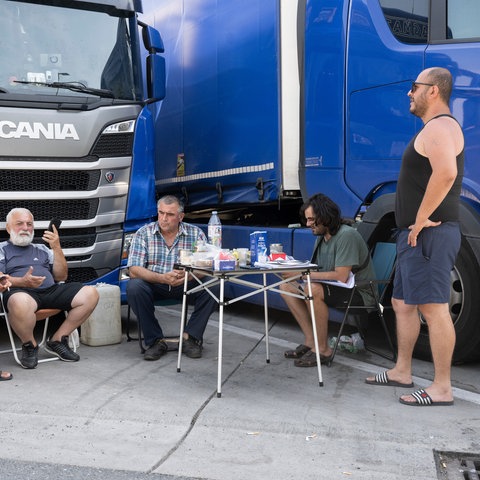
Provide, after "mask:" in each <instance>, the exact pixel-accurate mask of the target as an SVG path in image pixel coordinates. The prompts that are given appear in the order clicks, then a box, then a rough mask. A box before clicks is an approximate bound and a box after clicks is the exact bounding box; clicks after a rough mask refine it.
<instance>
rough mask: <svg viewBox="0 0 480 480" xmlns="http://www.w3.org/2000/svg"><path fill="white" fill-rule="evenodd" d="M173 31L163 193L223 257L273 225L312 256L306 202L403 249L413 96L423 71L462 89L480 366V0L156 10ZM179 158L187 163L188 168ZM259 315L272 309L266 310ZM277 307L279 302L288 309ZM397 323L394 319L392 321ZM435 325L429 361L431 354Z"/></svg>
mask: <svg viewBox="0 0 480 480" xmlns="http://www.w3.org/2000/svg"><path fill="white" fill-rule="evenodd" d="M144 7H145V8H144V9H145V14H144V19H145V21H147V22H148V23H151V24H154V25H155V26H156V27H157V28H159V29H160V30H161V31H162V35H163V38H164V41H165V51H166V55H167V78H168V80H169V81H168V87H167V96H166V100H165V102H164V103H163V105H162V109H161V113H160V115H159V116H158V117H157V119H156V120H157V122H156V147H157V151H156V155H157V162H156V169H157V173H156V182H157V190H158V194H163V193H174V194H177V195H180V196H181V197H182V198H183V199H184V200H185V202H186V205H187V207H186V209H187V215H188V218H189V219H191V220H194V221H197V222H199V223H200V222H202V223H203V224H205V223H206V222H207V219H208V216H207V214H208V213H209V212H211V211H212V210H218V212H219V214H220V216H221V220H222V226H223V229H222V234H223V239H222V240H223V241H222V244H223V245H225V247H235V246H241V247H244V246H248V234H249V232H251V231H253V230H255V229H258V227H262V229H264V228H265V227H267V228H266V229H267V230H268V232H269V235H270V241H271V242H273V243H277V242H278V243H282V244H283V245H284V248H285V250H286V251H288V252H291V253H293V254H294V255H295V256H296V257H300V258H304V257H305V255H308V254H309V252H310V251H311V249H312V242H313V238H312V235H311V233H310V231H309V230H307V229H305V228H290V229H288V228H287V226H288V225H289V224H296V223H297V222H298V219H299V217H298V209H299V205H300V204H301V202H302V200H303V199H304V198H306V197H308V196H309V195H311V194H313V193H316V192H320V191H321V192H323V193H325V194H327V195H328V196H330V197H331V198H333V199H334V200H335V201H336V202H337V203H338V204H339V205H340V206H341V209H342V213H343V215H344V216H346V217H351V218H356V219H357V220H359V223H358V229H359V231H361V233H362V235H364V237H365V239H366V240H367V241H368V243H369V245H370V246H373V245H374V244H375V243H376V242H378V241H391V234H392V229H393V228H394V226H395V219H394V213H393V212H394V192H395V190H396V181H397V177H398V171H399V167H400V162H401V156H402V153H403V151H404V149H405V147H406V145H407V143H408V141H409V140H410V139H411V137H412V136H413V135H414V133H415V132H416V131H418V130H419V129H420V128H421V121H420V120H419V119H417V118H416V117H414V116H413V115H411V114H410V113H409V99H408V97H407V93H408V91H409V89H410V86H411V82H412V80H415V79H416V77H417V75H418V73H419V72H420V71H421V70H423V69H424V68H427V67H431V66H441V67H446V68H448V69H450V71H451V72H452V74H453V77H454V89H453V96H452V102H451V107H452V111H453V114H454V115H455V117H456V118H457V119H458V120H459V121H460V122H461V124H462V127H463V129H464V132H465V140H466V150H465V179H464V183H463V191H462V207H461V224H462V225H461V227H462V234H463V238H462V247H461V251H460V254H459V256H458V259H457V263H456V267H455V270H454V271H453V272H452V276H451V279H452V281H451V301H450V310H451V314H452V318H453V319H454V323H455V329H456V333H457V345H456V349H455V355H454V359H455V361H465V360H472V359H474V358H479V357H480V321H479V318H480V296H479V295H478V293H477V292H478V278H479V277H478V272H479V265H480V216H479V213H480V161H479V154H480V129H479V112H480V82H479V79H480V62H479V60H478V59H479V58H480V43H479V39H480V8H478V0H448V1H447V0H242V1H241V2H239V1H238V0H222V1H218V2H211V1H210V0H145V2H144ZM179 160H180V161H179ZM252 299H257V301H258V302H261V301H262V296H261V295H258V296H255V297H252ZM270 301H271V304H275V302H277V306H279V307H281V306H282V305H281V301H280V300H278V299H277V298H276V297H275V296H272V298H271V300H270ZM392 323H393V322H392ZM427 335H428V332H427V329H426V327H422V334H421V338H420V340H419V342H418V344H417V348H416V353H417V354H418V355H421V356H424V357H429V356H430V350H429V345H428V338H427Z"/></svg>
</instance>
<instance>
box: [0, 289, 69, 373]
mask: <svg viewBox="0 0 480 480" xmlns="http://www.w3.org/2000/svg"><path fill="white" fill-rule="evenodd" d="M60 312H61V310H57V309H54V308H45V309H42V310H38V311H37V312H36V313H35V316H36V318H37V322H38V321H41V320H45V325H44V327H43V333H42V340H41V341H40V343H39V344H38V346H39V347H40V348H42V347H44V346H45V343H46V341H47V334H48V323H49V320H50V317H53V316H54V315H56V314H57V313H60ZM0 316H3V318H4V319H5V323H6V325H7V331H8V336H9V337H10V344H11V347H12V348H10V349H7V350H1V351H0V353H10V352H12V353H13V356H14V358H15V361H16V362H17V363H18V364H19V365H22V363H21V362H20V358H19V357H18V353H17V352H18V351H20V350H21V347H17V345H16V343H15V334H14V332H13V330H12V327H11V326H10V322H9V321H8V313H7V311H6V309H5V307H4V305H3V295H2V294H1V293H0ZM73 350H74V351H76V350H77V348H76V342H73ZM52 360H58V357H57V356H53V357H47V358H40V359H39V360H38V363H42V362H51V361H52Z"/></svg>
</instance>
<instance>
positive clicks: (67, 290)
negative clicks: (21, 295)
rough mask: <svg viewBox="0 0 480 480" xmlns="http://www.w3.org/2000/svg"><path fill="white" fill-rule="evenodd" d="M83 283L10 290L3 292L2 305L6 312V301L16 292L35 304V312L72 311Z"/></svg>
mask: <svg viewBox="0 0 480 480" xmlns="http://www.w3.org/2000/svg"><path fill="white" fill-rule="evenodd" d="M82 287H83V283H79V282H72V283H58V284H55V285H52V286H51V287H48V288H11V289H10V290H9V291H6V292H3V304H4V305H5V308H6V309H7V311H8V299H9V298H10V297H11V296H12V295H14V294H15V293H17V292H25V293H28V294H29V295H30V296H31V297H32V298H33V299H34V300H35V301H36V302H37V306H38V307H37V310H41V309H42V308H55V309H58V310H66V311H67V312H68V311H70V310H71V309H72V301H73V298H74V297H75V295H76V294H77V293H78V292H79V291H80V290H81V289H82Z"/></svg>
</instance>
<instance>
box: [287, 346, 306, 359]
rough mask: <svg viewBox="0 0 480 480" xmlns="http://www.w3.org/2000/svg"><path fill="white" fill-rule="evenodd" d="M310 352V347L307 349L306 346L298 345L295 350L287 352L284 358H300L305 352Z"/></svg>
mask: <svg viewBox="0 0 480 480" xmlns="http://www.w3.org/2000/svg"><path fill="white" fill-rule="evenodd" d="M310 350H311V348H310V347H307V346H306V345H302V344H301V345H298V347H297V348H296V349H295V350H287V351H286V352H285V353H284V355H285V358H301V357H303V356H304V355H305V354H306V353H307V352H309V351H310Z"/></svg>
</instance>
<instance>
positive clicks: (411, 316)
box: [366, 67, 464, 406]
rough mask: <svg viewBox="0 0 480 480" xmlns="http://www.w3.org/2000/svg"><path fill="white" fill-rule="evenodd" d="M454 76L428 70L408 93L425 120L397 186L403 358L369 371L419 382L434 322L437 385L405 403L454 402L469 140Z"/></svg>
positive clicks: (404, 382)
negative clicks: (418, 365) (456, 104)
mask: <svg viewBox="0 0 480 480" xmlns="http://www.w3.org/2000/svg"><path fill="white" fill-rule="evenodd" d="M451 91H452V76H451V74H450V72H449V71H448V70H446V69H444V68H436V67H434V68H428V69H426V70H424V71H423V72H421V73H420V75H418V77H417V80H416V81H415V82H413V84H412V88H411V90H410V91H409V92H408V96H409V98H410V112H411V113H412V114H413V115H416V116H417V117H419V118H421V119H422V121H423V123H424V126H423V128H422V129H421V130H420V132H419V133H418V134H417V135H416V136H415V137H414V138H413V139H412V140H411V142H410V143H409V145H408V146H407V148H406V149H405V152H404V155H403V158H402V166H401V169H400V175H399V178H398V184H397V193H396V207H395V218H396V222H397V226H398V228H399V232H400V233H399V235H398V238H397V266H396V270H395V280H394V288H393V295H392V297H393V298H392V305H393V308H394V310H395V315H396V319H397V338H398V360H397V363H396V365H395V366H394V368H392V369H391V370H388V371H386V372H383V373H380V374H378V375H376V376H375V377H369V378H367V379H366V382H367V383H368V384H371V385H387V386H396V387H406V388H410V387H413V382H412V355H413V349H414V346H415V343H416V341H417V338H418V335H419V333H420V319H419V315H418V312H420V313H421V314H422V316H423V318H424V319H425V321H426V322H427V324H428V330H429V335H430V346H431V349H432V357H433V363H434V368H435V374H434V379H433V382H432V384H431V385H430V386H429V387H427V388H425V389H420V390H417V391H415V392H413V393H412V394H410V395H402V396H401V397H400V399H399V400H400V402H401V403H403V404H406V405H414V406H429V405H452V404H453V394H452V387H451V378H450V372H451V362H452V356H453V349H454V346H455V329H454V326H453V322H452V318H451V316H450V312H449V306H448V301H449V297H450V272H451V270H452V269H453V266H454V264H455V259H456V256H457V254H458V250H459V248H460V241H461V234H460V227H459V222H458V220H459V205H460V189H461V184H462V177H463V163H464V139H463V133H462V130H461V127H460V125H459V124H458V122H457V121H456V120H455V119H454V118H453V117H452V115H451V112H450V108H449V101H450V94H451Z"/></svg>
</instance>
